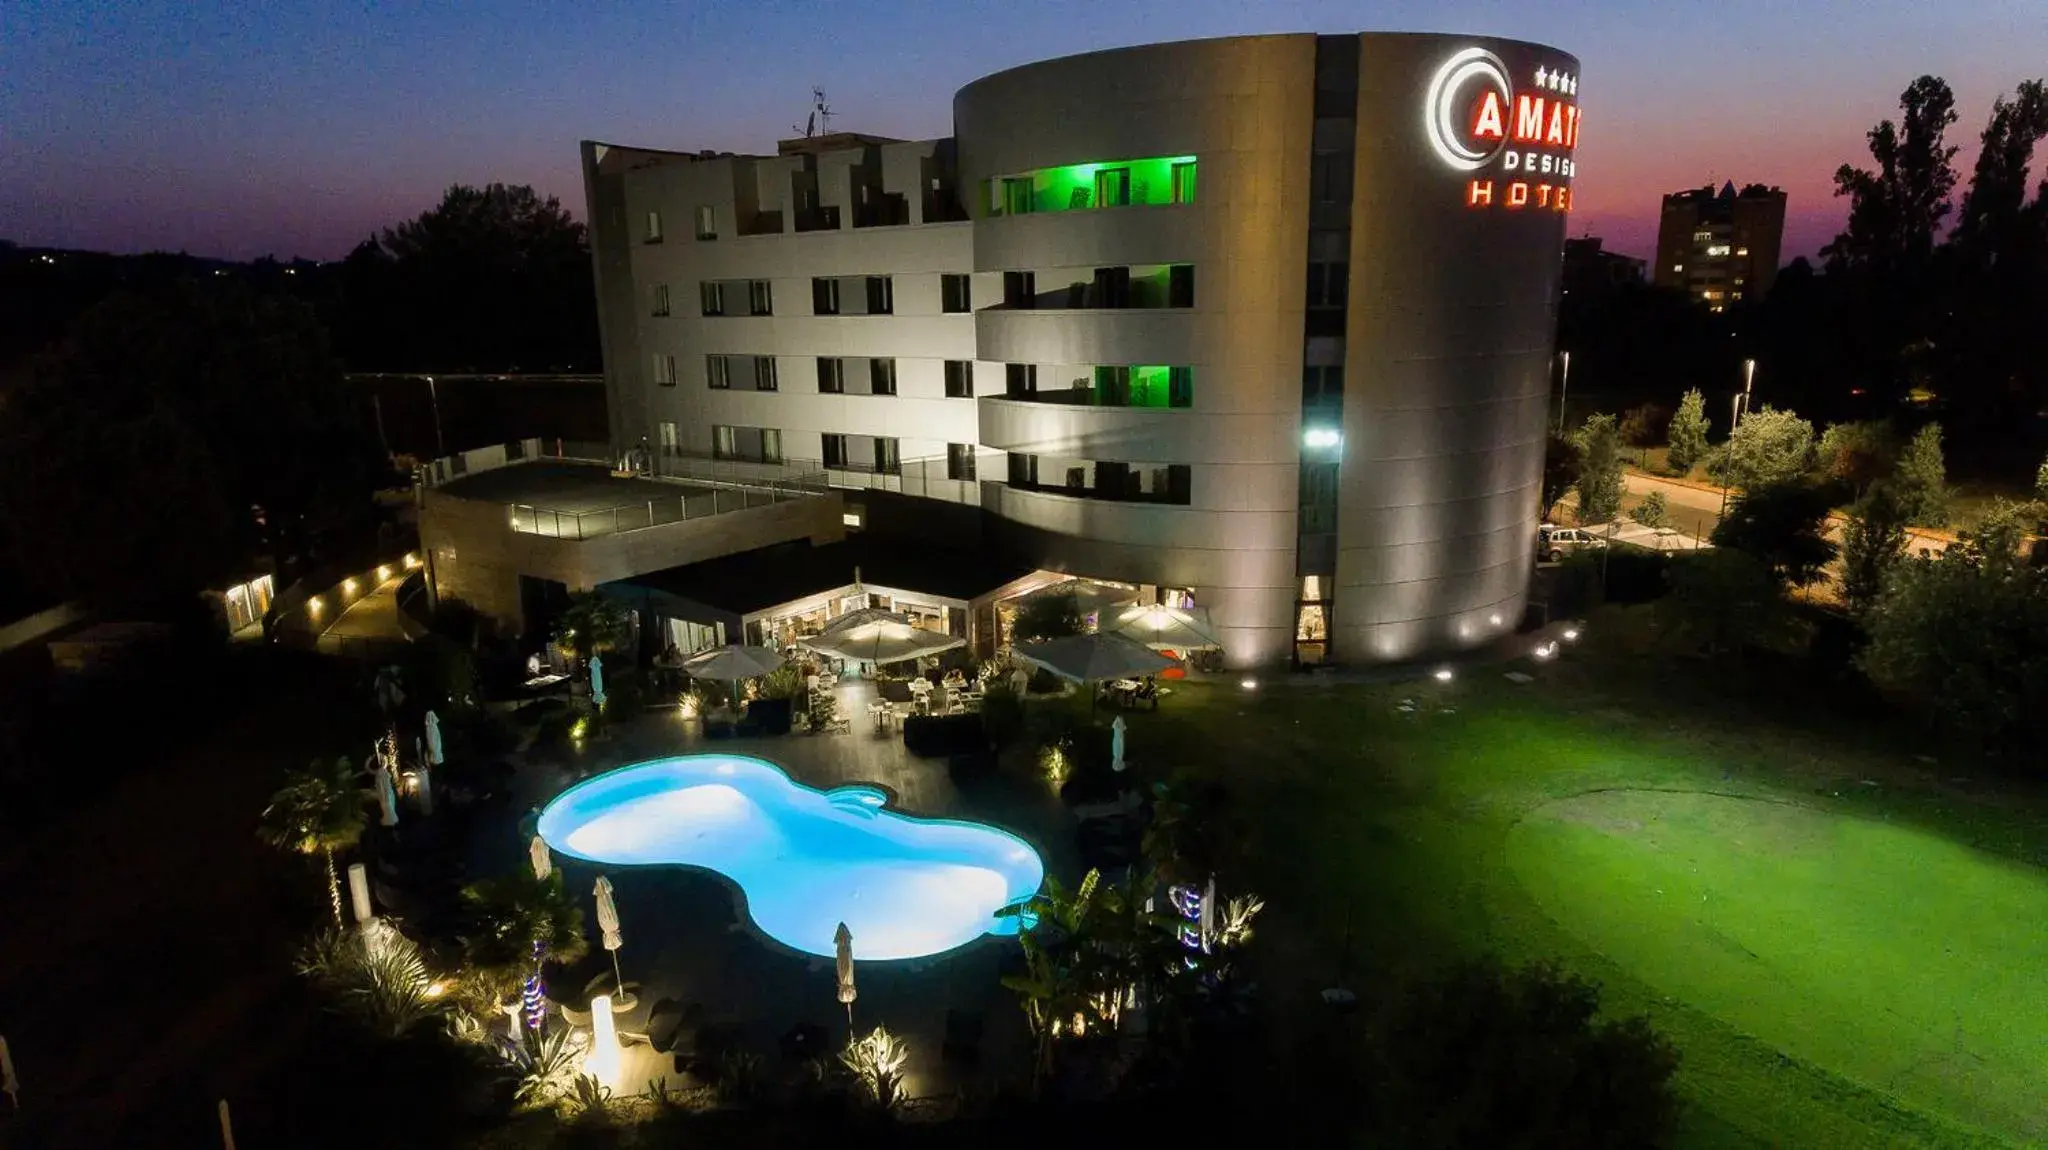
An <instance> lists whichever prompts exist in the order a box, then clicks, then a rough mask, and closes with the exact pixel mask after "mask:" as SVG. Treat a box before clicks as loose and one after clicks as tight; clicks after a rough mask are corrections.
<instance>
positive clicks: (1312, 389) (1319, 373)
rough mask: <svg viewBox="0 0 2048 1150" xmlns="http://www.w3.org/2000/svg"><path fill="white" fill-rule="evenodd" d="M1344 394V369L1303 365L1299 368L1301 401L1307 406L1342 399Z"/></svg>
mask: <svg viewBox="0 0 2048 1150" xmlns="http://www.w3.org/2000/svg"><path fill="white" fill-rule="evenodd" d="M1343 396H1344V369H1343V368H1341V367H1304V368H1302V369H1301V402H1302V406H1304V407H1309V406H1314V405H1317V404H1321V403H1326V402H1330V401H1334V400H1339V399H1342V398H1343Z"/></svg>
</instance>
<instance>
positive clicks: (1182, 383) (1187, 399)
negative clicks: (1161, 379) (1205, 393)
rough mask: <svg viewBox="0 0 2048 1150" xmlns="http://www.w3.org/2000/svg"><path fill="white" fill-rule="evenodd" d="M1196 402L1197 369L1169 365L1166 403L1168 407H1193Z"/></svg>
mask: <svg viewBox="0 0 2048 1150" xmlns="http://www.w3.org/2000/svg"><path fill="white" fill-rule="evenodd" d="M1194 403H1195V369H1194V368H1192V367H1169V368H1167V369H1166V405H1167V406H1168V407H1193V406H1194Z"/></svg>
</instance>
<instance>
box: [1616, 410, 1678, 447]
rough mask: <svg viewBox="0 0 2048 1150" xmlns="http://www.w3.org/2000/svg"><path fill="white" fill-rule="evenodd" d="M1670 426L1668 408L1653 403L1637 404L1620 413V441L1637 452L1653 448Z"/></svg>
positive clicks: (1669, 411)
mask: <svg viewBox="0 0 2048 1150" xmlns="http://www.w3.org/2000/svg"><path fill="white" fill-rule="evenodd" d="M1670 426H1671V409H1670V408H1668V407H1663V406H1660V405H1658V404H1654V403H1642V404H1637V405H1636V406H1634V407H1631V408H1629V409H1628V410H1627V411H1624V412H1622V413H1621V426H1620V428H1619V430H1620V433H1621V441H1622V442H1623V443H1625V444H1627V445H1628V446H1630V447H1633V448H1636V449H1637V450H1641V449H1642V448H1645V447H1655V446H1657V442H1658V441H1659V440H1661V439H1663V438H1664V437H1665V434H1666V432H1667V430H1668V429H1669V428H1670Z"/></svg>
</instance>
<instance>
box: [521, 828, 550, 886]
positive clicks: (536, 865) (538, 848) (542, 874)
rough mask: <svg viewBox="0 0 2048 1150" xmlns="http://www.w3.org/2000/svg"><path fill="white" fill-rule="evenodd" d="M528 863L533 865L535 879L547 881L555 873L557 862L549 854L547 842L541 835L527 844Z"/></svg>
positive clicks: (534, 837)
mask: <svg viewBox="0 0 2048 1150" xmlns="http://www.w3.org/2000/svg"><path fill="white" fill-rule="evenodd" d="M526 861H527V862H529V863H531V864H532V865H533V877H535V878H538V879H545V878H546V877H548V876H549V875H551V874H553V873H555V860H554V859H553V858H552V857H551V856H550V855H549V854H548V843H547V840H546V839H544V838H542V837H540V836H539V835H535V836H533V841H532V842H530V843H527V844H526Z"/></svg>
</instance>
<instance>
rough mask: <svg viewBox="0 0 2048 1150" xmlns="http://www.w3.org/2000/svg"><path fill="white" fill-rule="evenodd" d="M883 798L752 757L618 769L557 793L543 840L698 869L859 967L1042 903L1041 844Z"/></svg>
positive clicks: (624, 862)
mask: <svg viewBox="0 0 2048 1150" xmlns="http://www.w3.org/2000/svg"><path fill="white" fill-rule="evenodd" d="M887 798H888V796H887V795H886V794H884V793H883V792H882V791H881V790H879V789H878V788H875V787H868V786H846V787H837V788H834V789H832V790H829V791H820V790H817V789H815V788H812V787H807V786H804V785H803V784H802V783H799V782H796V781H795V780H793V779H791V778H790V777H789V776H788V775H787V774H784V773H783V771H782V769H781V768H780V767H777V766H775V765H774V764H772V763H768V762H764V761H762V760H760V759H753V758H748V757H746V756H744V755H682V756H678V757H675V758H667V759H655V760H652V761H650V762H645V763H636V764H634V765H632V766H626V767H620V768H619V769H617V770H614V771H607V772H606V773H604V774H602V775H598V776H597V777H596V778H592V779H586V780H584V781H583V782H580V783H578V784H576V785H575V786H573V787H570V788H569V789H568V790H566V791H563V792H562V793H561V794H560V795H557V796H556V797H555V799H554V801H552V802H550V803H549V804H548V805H547V808H546V809H545V810H543V811H542V812H541V816H540V836H541V838H543V839H545V840H546V841H547V844H548V846H550V847H552V848H554V849H555V850H557V851H560V852H561V853H563V854H565V855H569V856H571V857H574V858H579V859H583V860H585V861H587V862H593V863H598V864H601V865H605V866H691V867H702V868H704V869H705V870H712V871H717V872H718V873H719V874H722V875H724V876H725V877H726V878H728V879H730V880H732V882H733V883H734V884H735V885H737V886H738V887H739V888H740V892H741V894H742V896H743V897H744V899H745V902H746V907H747V911H748V913H749V914H750V915H751V916H752V917H753V920H754V923H755V925H757V926H759V927H760V928H761V930H762V931H763V932H764V933H766V934H767V935H768V936H769V937H770V938H773V939H775V940H776V941H777V942H780V943H782V944H783V945H785V946H788V947H790V948H792V949H795V950H800V951H803V952H805V953H807V954H815V955H823V956H826V957H830V956H831V955H832V953H833V945H832V935H833V932H834V931H835V930H836V929H837V927H838V925H839V924H840V923H841V922H844V923H845V924H846V926H847V929H848V930H850V931H852V932H853V953H854V957H856V958H859V959H863V960H873V959H892V958H918V957H922V956H924V955H929V954H938V953H940V952H941V951H947V950H952V949H953V948H954V947H957V946H963V945H965V944H966V943H969V942H972V941H973V940H974V939H976V938H979V937H981V936H982V935H984V934H1015V933H1017V928H1018V921H1017V920H1016V919H1015V918H1003V919H998V918H995V917H994V915H995V912H996V911H997V910H998V909H1000V908H1002V907H1005V906H1008V905H1010V904H1012V903H1015V902H1019V901H1022V900H1023V899H1027V898H1029V897H1031V896H1032V895H1033V894H1035V893H1037V891H1038V886H1039V884H1040V883H1041V882H1042V881H1044V879H1045V864H1044V863H1043V862H1042V861H1040V859H1039V857H1038V852H1037V851H1035V850H1033V849H1031V846H1030V844H1028V843H1026V842H1025V841H1024V840H1023V839H1020V838H1018V837H1017V836H1016V835H1013V834H1011V833H1009V832H1008V831H1005V830H1000V829H998V828H996V827H991V826H986V825H983V824H981V823H970V822H956V821H953V820H949V819H922V818H913V817H911V816H909V815H904V814H899V813H897V812H895V811H891V810H885V809H883V805H884V803H885V802H886V801H887Z"/></svg>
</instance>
